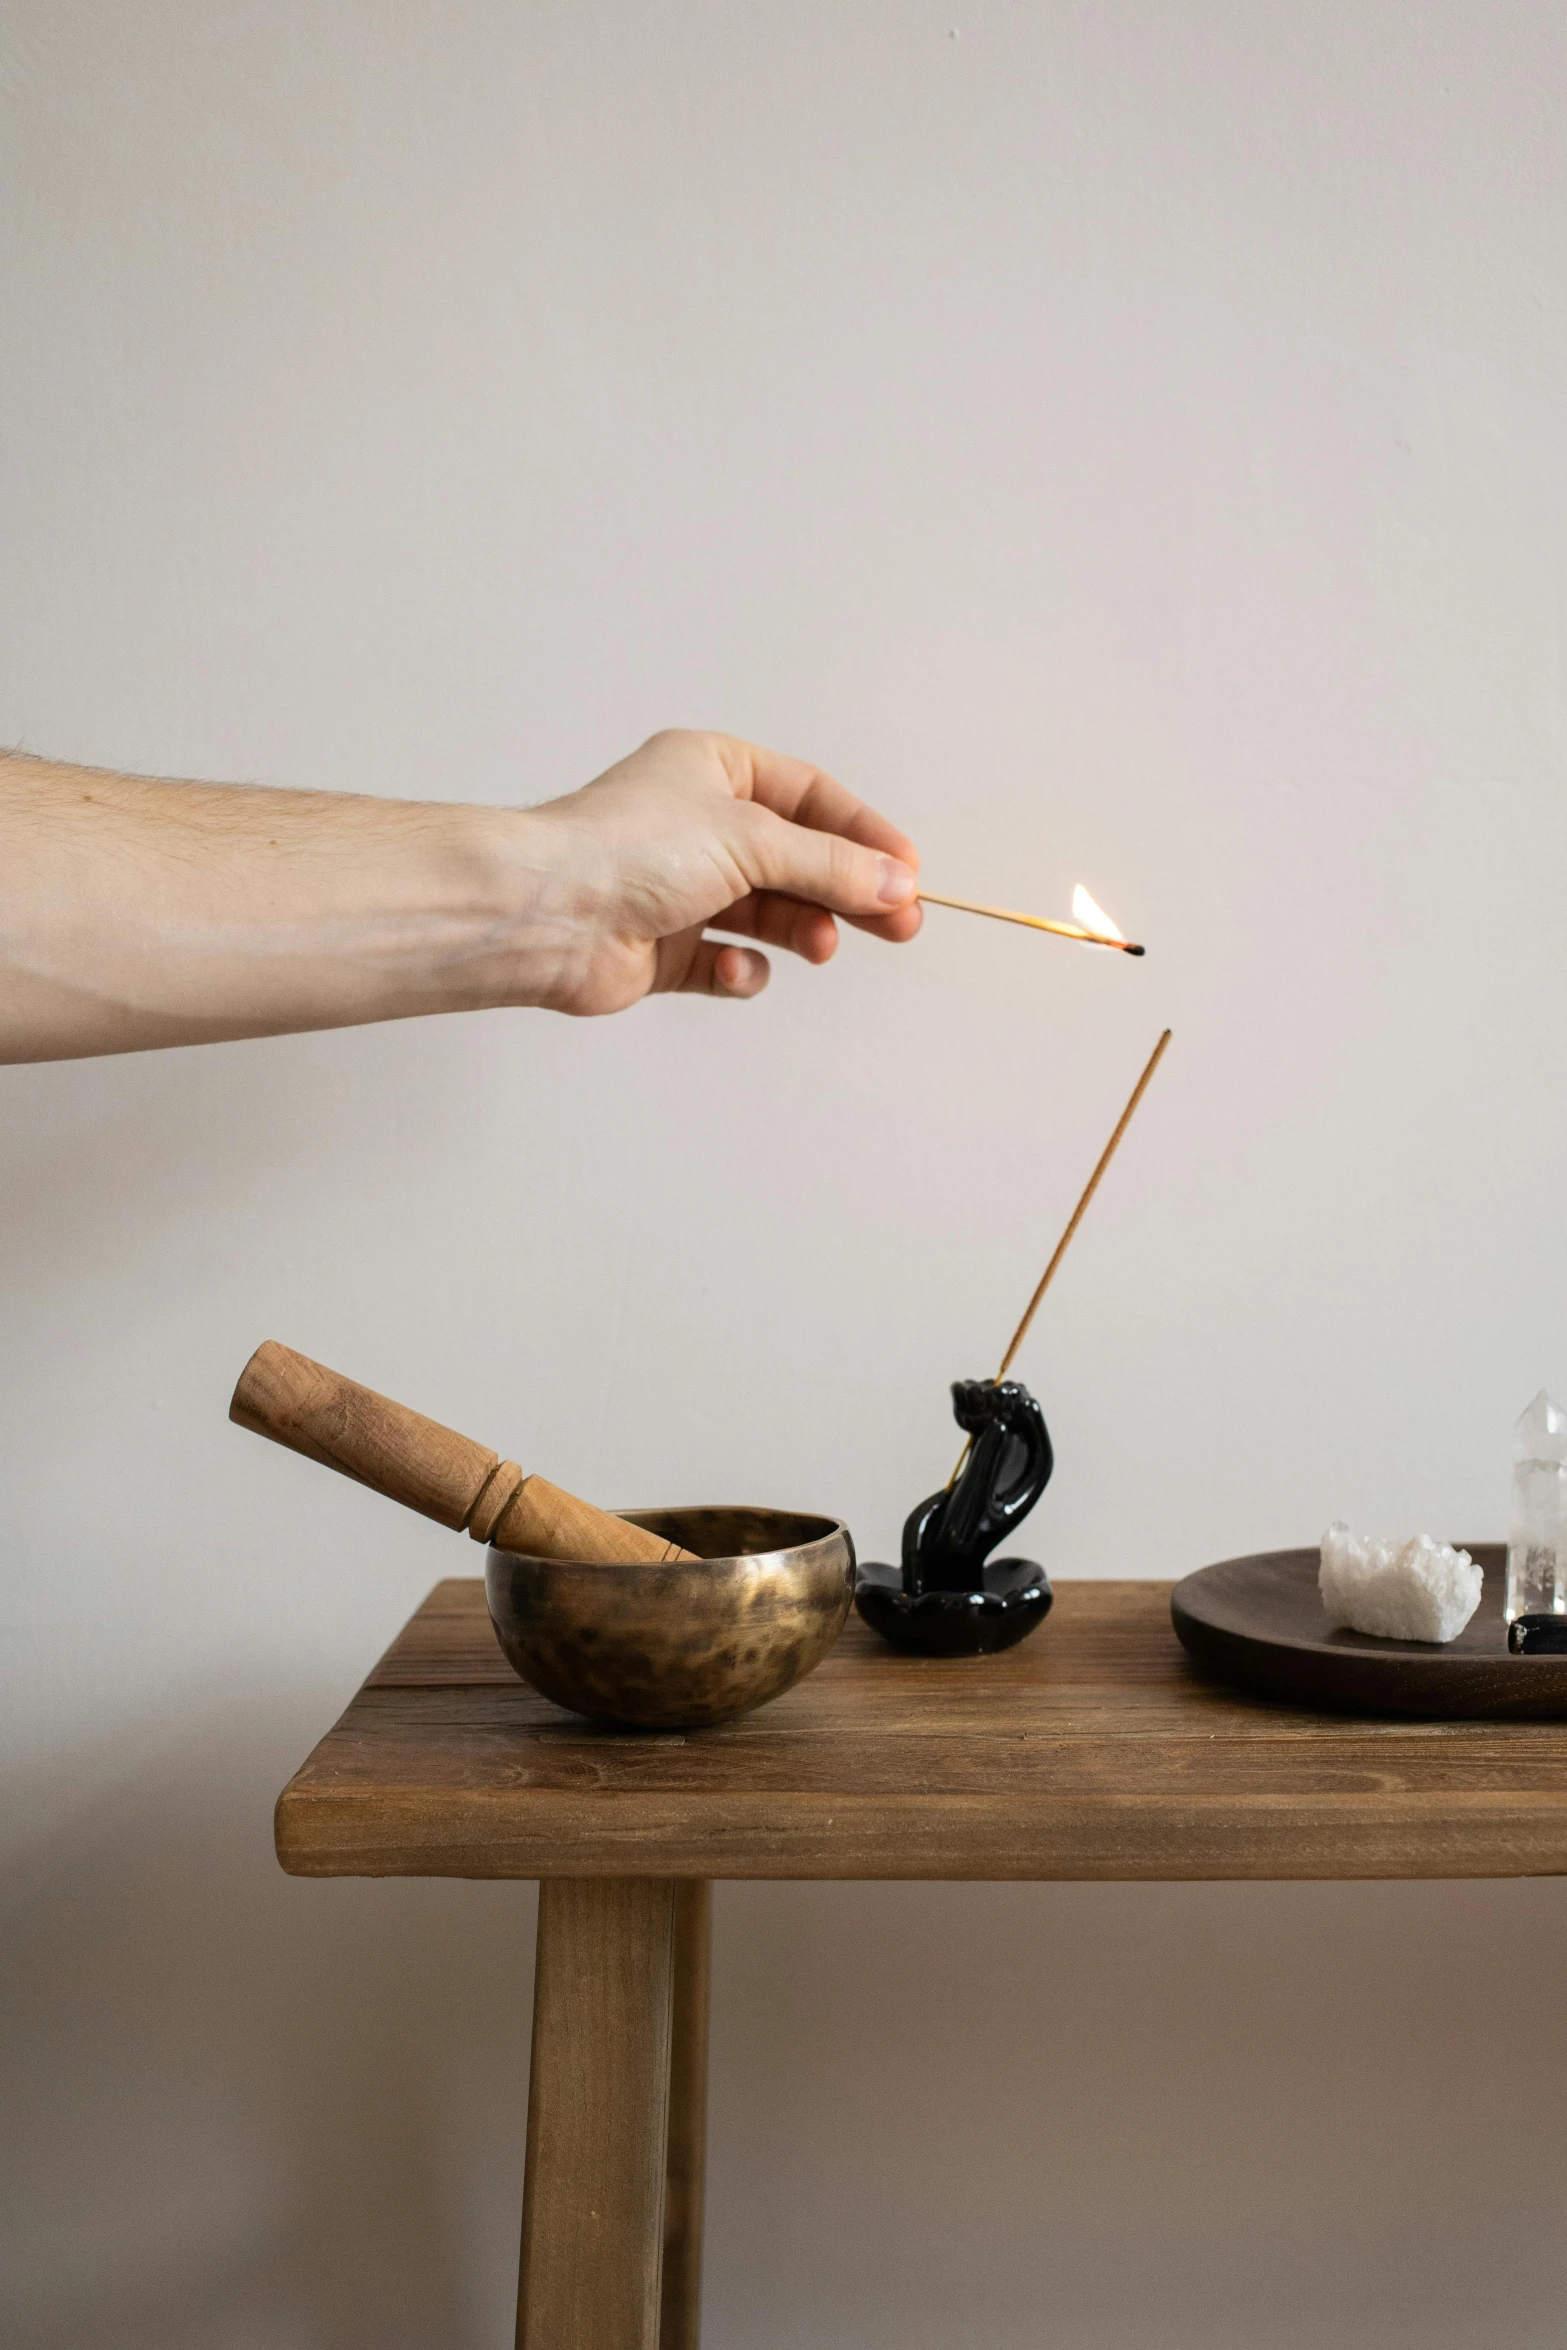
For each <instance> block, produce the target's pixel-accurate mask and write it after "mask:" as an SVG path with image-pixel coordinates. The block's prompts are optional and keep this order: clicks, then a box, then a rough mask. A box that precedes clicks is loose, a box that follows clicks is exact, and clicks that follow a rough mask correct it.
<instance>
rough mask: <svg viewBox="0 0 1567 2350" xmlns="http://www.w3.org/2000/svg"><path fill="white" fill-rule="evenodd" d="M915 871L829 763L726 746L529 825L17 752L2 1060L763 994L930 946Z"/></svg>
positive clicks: (619, 770)
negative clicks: (849, 946)
mask: <svg viewBox="0 0 1567 2350" xmlns="http://www.w3.org/2000/svg"><path fill="white" fill-rule="evenodd" d="M917 863H918V860H917V857H916V855H915V851H914V848H913V846H912V844H911V843H910V842H909V841H907V840H906V839H905V838H904V837H903V835H902V834H901V833H900V832H897V831H896V830H894V828H893V827H892V825H890V824H889V823H887V821H886V819H885V818H884V817H881V816H878V815H876V814H875V813H874V811H873V810H872V809H869V808H867V807H864V806H863V805H862V804H861V803H860V802H859V801H858V800H856V799H855V798H854V797H853V795H852V794H851V793H849V792H847V791H846V790H845V789H844V788H843V786H842V785H841V784H839V783H835V782H834V781H833V779H832V778H831V777H830V776H828V775H824V774H823V773H822V772H821V770H820V769H819V768H815V767H809V766H806V765H805V764H804V762H803V761H801V760H798V759H788V758H784V757H782V756H781V755H780V754H779V753H777V752H775V751H764V750H760V749H758V748H757V747H756V746H755V745H754V744H751V743H744V742H739V741H737V740H736V739H735V738H734V737H732V736H729V735H714V734H685V733H672V734H659V735H655V736H654V737H653V739H652V740H651V742H647V743H644V745H643V746H642V748H641V750H639V751H635V752H633V753H632V755H631V757H630V758H629V759H623V760H622V761H621V762H620V764H619V765H618V766H616V767H612V768H610V770H609V771H608V773H607V774H605V775H601V776H600V777H599V778H598V780H597V781H596V782H594V783H590V784H588V785H586V786H585V787H584V788H583V789H582V790H581V791H577V792H573V793H571V794H570V795H569V796H568V797H566V798H564V799H559V800H551V801H548V802H546V803H545V804H544V805H543V806H542V807H538V808H529V809H512V808H483V807H471V806H452V805H447V804H445V803H442V802H439V801H414V800H379V799H361V798H355V797H352V796H350V795H348V794H344V793H335V792H295V791H273V790H265V789H254V788H251V787H248V786H242V785H230V784H204V783H164V782H158V781H155V780H152V779H150V778H147V777H142V776H124V775H111V774H102V773H99V772H98V771H97V770H95V769H92V768H84V767H60V766H53V765H50V764H48V763H47V762H45V761H42V760H36V759H27V758H20V757H4V756H0V1061H45V1060H66V1059H72V1058H75V1057H77V1056H80V1055H83V1054H90V1053H113V1052H137V1051H142V1050H145V1049H147V1048H148V1047H151V1046H157V1045H172V1044H206V1043H214V1042H217V1041H219V1040H220V1039H223V1038H229V1037H239V1036H274V1035H280V1034H282V1033H284V1032H286V1031H289V1030H293V1029H305V1028H338V1027H344V1026H348V1025H350V1024H352V1023H355V1022H358V1021H365V1020H399V1019H406V1018H409V1017H411V1016H412V1015H414V1014H416V1013H421V1012H456V1011H471V1010H478V1009H480V1008H483V1007H486V1006H491V1005H496V1004H537V1005H542V1006H546V1007H548V1008H550V1009H552V1010H555V1011H560V1012H577V1013H589V1012H614V1011H619V1010H621V1009H623V1008H624V1007H625V1006H626V1005H628V1004H632V1003H635V1002H636V1001H637V1000H638V999H639V998H640V997H642V996H644V995H647V994H650V993H652V992H655V991H660V990H667V989H674V988H683V989H688V990H695V991H698V992H702V993H706V994H710V995H728V996H750V995H755V994H757V993H758V992H759V991H760V989H761V988H763V987H764V986H765V985H766V983H767V958H766V956H765V955H764V954H762V953H760V952H759V951H758V948H759V947H762V946H775V947H782V948H785V949H787V950H788V951H789V952H791V953H793V954H797V955H801V956H803V957H804V958H805V959H806V961H808V962H812V963H823V962H825V961H826V960H827V959H828V957H829V956H830V955H831V954H832V952H833V950H834V948H835V946H836V945H837V936H838V932H837V923H836V921H835V919H834V917H835V916H838V915H842V916H844V917H845V918H846V919H847V920H849V921H851V922H853V923H854V924H855V925H856V926H857V927H858V928H860V929H862V930H869V931H872V932H874V933H875V934H876V935H877V936H878V937H881V938H887V939H894V940H902V939H907V938H912V937H913V935H914V933H915V931H916V930H917V929H918V928H919V921H920V915H919V908H918V906H917V905H916V904H915V903H914V890H915V878H914V876H915V870H916V867H917ZM710 929H716V930H719V931H723V932H727V933H729V934H730V935H731V936H732V937H737V938H741V939H745V940H748V941H755V942H757V943H756V945H754V946H753V945H746V946H734V945H730V944H727V943H723V942H722V941H720V940H718V939H714V938H711V937H709V936H707V935H706V933H707V932H708V931H709V930H710Z"/></svg>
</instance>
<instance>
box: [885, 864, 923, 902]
mask: <svg viewBox="0 0 1567 2350" xmlns="http://www.w3.org/2000/svg"><path fill="white" fill-rule="evenodd" d="M876 895H877V897H878V898H879V899H880V900H881V902H882V904H883V905H884V906H906V905H907V904H908V902H909V900H910V898H911V897H912V896H913V895H914V876H913V874H912V873H911V872H910V871H909V869H908V867H907V865H900V864H899V862H898V860H897V858H896V857H883V859H882V861H881V877H880V879H879V880H878V882H877V884H876Z"/></svg>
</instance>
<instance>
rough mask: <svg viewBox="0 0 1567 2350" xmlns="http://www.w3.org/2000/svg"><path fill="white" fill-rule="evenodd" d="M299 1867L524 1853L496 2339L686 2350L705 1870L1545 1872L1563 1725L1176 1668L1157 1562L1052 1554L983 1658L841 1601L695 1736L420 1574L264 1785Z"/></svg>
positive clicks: (441, 1863)
mask: <svg viewBox="0 0 1567 2350" xmlns="http://www.w3.org/2000/svg"><path fill="white" fill-rule="evenodd" d="M277 1849H278V1857H279V1859H280V1860H281V1861H282V1863H283V1866H284V1867H285V1868H286V1869H289V1870H291V1871H292V1872H293V1873H294V1874H296V1875H298V1876H318V1877H335V1876H369V1877H376V1876H417V1877H441V1876H446V1877H536V1878H538V1879H539V1880H540V1885H539V1929H538V1971H537V1976H536V1982H535V1992H534V2013H533V2072H532V2081H531V2087H530V2090H529V2102H528V2151H527V2171H526V2180H525V2186H524V2195H523V2230H522V2264H521V2282H520V2286H519V2292H518V2314H517V2341H518V2343H519V2345H521V2346H522V2350H695V2344H696V2341H697V2326H698V2304H699V2297H700V2296H699V2286H700V2261H701V2229H702V2170H703V2145H704V2127H705V2111H706V2062H707V1965H708V1916H709V1909H708V1902H709V1884H710V1881H711V1879H713V1878H714V1877H912V1878H927V1877H932V1878H1053V1879H1067V1878H1076V1879H1083V1878H1104V1879H1126V1878H1144V1879H1169V1878H1221V1877H1227V1878H1234V1877H1275V1878H1278V1877H1516V1876H1540V1875H1556V1874H1560V1873H1563V1872H1564V1871H1567V1725H1560V1726H1558V1725H1555V1724H1542V1723H1514V1724H1499V1723H1497V1724H1493V1723H1484V1722H1442V1723H1425V1722H1408V1723H1404V1722H1388V1721H1379V1722H1366V1721H1356V1720H1348V1719H1335V1718H1331V1717H1326V1716H1320V1715H1315V1714H1304V1713H1296V1712H1294V1711H1292V1710H1288V1709H1286V1708H1283V1707H1279V1706H1270V1705H1265V1704H1261V1703H1258V1702H1256V1701H1254V1700H1247V1699H1243V1698H1240V1697H1234V1696H1231V1695H1229V1694H1227V1693H1226V1692H1225V1691H1223V1690H1220V1689H1215V1688H1211V1687H1208V1686H1206V1685H1204V1684H1203V1683H1202V1682H1199V1681H1198V1680H1197V1679H1196V1678H1195V1677H1194V1676H1193V1675H1192V1674H1191V1673H1190V1672H1189V1670H1188V1668H1187V1666H1186V1663H1185V1659H1184V1656H1183V1654H1182V1651H1181V1649H1180V1648H1179V1646H1178V1645H1177V1643H1176V1640H1175V1637H1174V1634H1173V1633H1172V1632H1171V1629H1170V1617H1169V1587H1168V1585H1166V1584H1161V1583H1065V1584H1062V1585H1061V1586H1059V1587H1058V1591H1057V1598H1056V1605H1055V1608H1054V1611H1053V1613H1052V1615H1051V1617H1050V1619H1049V1622H1048V1623H1047V1624H1046V1625H1045V1627H1044V1628H1043V1630H1042V1631H1041V1632H1039V1633H1038V1634H1037V1635H1036V1636H1035V1637H1034V1638H1033V1639H1032V1640H1029V1641H1026V1642H1025V1643H1024V1644H1023V1646H1022V1647H1020V1648H1016V1649H1013V1650H1012V1651H1011V1652H1010V1653H1009V1654H1008V1655H1006V1656H999V1657H992V1658H988V1659H985V1660H983V1661H973V1660H963V1661H958V1660H954V1661H951V1662H945V1661H937V1660H934V1659H931V1660H927V1659H915V1658H910V1657H899V1656H894V1655H893V1654H892V1653H891V1652H890V1651H889V1650H888V1649H886V1648H885V1647H883V1645H882V1644H881V1642H880V1641H879V1640H877V1639H876V1638H875V1637H874V1635H873V1634H871V1633H870V1632H868V1631H867V1630H866V1629H865V1627H864V1626H863V1625H861V1624H860V1623H859V1622H858V1620H852V1621H851V1623H850V1626H849V1628H848V1630H847V1631H846V1632H845V1634H844V1636H843V1638H842V1640H841V1641H840V1643H839V1645H838V1647H837V1648H836V1649H835V1650H834V1652H833V1654H832V1655H831V1656H830V1657H829V1658H828V1660H827V1662H826V1663H825V1664H824V1665H822V1666H821V1667H820V1668H819V1669H818V1670H817V1671H816V1672H815V1673H814V1674H812V1675H811V1677H810V1678H809V1679H808V1680H806V1681H804V1682H802V1683H801V1685H800V1686H799V1687H798V1688H797V1689H793V1690H791V1691H790V1692H789V1693H788V1695H787V1696H785V1697H782V1698H780V1699H778V1700H777V1701H776V1703H774V1704H772V1705H770V1706H767V1707H764V1708H763V1710H762V1711H761V1712H760V1713H757V1714H752V1715H749V1716H747V1717H746V1718H745V1719H743V1720H741V1721H739V1722H736V1723H735V1724H733V1725H732V1726H731V1727H729V1728H727V1729H722V1730H709V1731H703V1732H700V1733H693V1734H692V1735H690V1736H688V1737H681V1736H678V1735H673V1736H672V1735H670V1734H668V1733H663V1734H656V1733H655V1734H641V1733H636V1732H629V1731H621V1732H616V1731H605V1730H597V1729H593V1728H592V1727H590V1726H589V1725H588V1724H587V1723H585V1722H580V1721H578V1720H576V1719H575V1718H574V1717H573V1716H571V1715H568V1714H563V1713H561V1712H560V1711H559V1710H558V1709H557V1708H556V1707H555V1706H552V1705H551V1704H549V1703H548V1702H547V1700H545V1699H544V1698H541V1697H538V1696H536V1695H535V1694H534V1692H533V1691H532V1690H530V1689H528V1688H526V1687H525V1686H524V1685H523V1683H521V1682H520V1681H518V1680H517V1679H516V1677H515V1676H514V1674H513V1673H512V1671H511V1668H510V1667H509V1665H508V1664H507V1663H506V1661H505V1659H504V1658H503V1657H502V1655H501V1652H500V1650H499V1648H498V1647H497V1645H496V1642H495V1638H494V1635H493V1633H492V1632H491V1630H490V1625H489V1619H488V1616H487V1615H486V1613H485V1606H484V1588H483V1585H482V1584H481V1583H479V1582H478V1581H468V1580H463V1581H453V1582H446V1583H441V1584H439V1585H438V1586H437V1587H436V1589H435V1590H434V1591H433V1592H432V1593H431V1595H430V1597H429V1598H428V1599H427V1600H426V1601H425V1603H424V1605H423V1607H422V1608H421V1609H420V1610H419V1612H418V1614H417V1615H416V1616H415V1617H414V1618H413V1620H412V1622H411V1623H410V1624H409V1625H408V1626H407V1628H406V1629H405V1630H404V1631H403V1633H402V1634H401V1635H400V1637H399V1638H398V1639H397V1641H396V1642H395V1643H394V1644H393V1646H392V1647H391V1648H390V1649H389V1650H388V1652H387V1654H386V1655H385V1656H384V1657H383V1658H382V1660H381V1662H380V1664H379V1665H378V1666H377V1667H376V1669H375V1671H374V1672H373V1673H372V1674H371V1676H370V1678H369V1680H368V1681H367V1682H366V1683H365V1685H364V1687H363V1689H361V1691H360V1692H359V1695H358V1696H357V1697H356V1698H355V1699H354V1701H353V1703H352V1705H351V1706H350V1707H349V1709H348V1711H347V1712H346V1713H345V1714H344V1716H343V1718H342V1720H341V1721H340V1722H339V1723H338V1725H337V1727H336V1729H334V1730H332V1731H331V1732H330V1733H329V1734H328V1735H327V1736H326V1737H325V1738H324V1739H323V1740H322V1741H321V1744H320V1745H319V1746H318V1747H317V1748H316V1750H315V1752H314V1754H313V1755H312V1756H311V1757H310V1759H309V1761H308V1762H307V1763H306V1764H305V1766H304V1768H303V1770H301V1771H300V1772H299V1774H298V1776H297V1777H296V1778H295V1779H294V1780H293V1781H292V1782H291V1783H290V1785H289V1786H288V1787H287V1788H286V1789H285V1790H284V1793H283V1795H282V1797H281V1798H280V1800H279V1803H278V1809H277Z"/></svg>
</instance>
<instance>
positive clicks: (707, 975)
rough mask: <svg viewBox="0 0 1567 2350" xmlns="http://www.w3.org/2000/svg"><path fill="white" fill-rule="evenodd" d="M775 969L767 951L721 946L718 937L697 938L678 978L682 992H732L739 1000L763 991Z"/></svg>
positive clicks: (728, 993)
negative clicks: (766, 954)
mask: <svg viewBox="0 0 1567 2350" xmlns="http://www.w3.org/2000/svg"><path fill="white" fill-rule="evenodd" d="M771 976H772V973H771V969H770V967H769V965H768V961H767V957H766V956H765V955H758V954H754V953H753V952H752V950H751V949H750V948H749V947H730V946H722V945H720V943H719V941H718V940H717V939H716V938H704V939H701V940H699V941H698V943H697V947H696V951H695V953H694V954H693V955H692V957H691V959H690V961H689V962H688V963H687V965H686V968H685V972H684V974H683V976H682V977H681V978H680V979H679V980H677V981H676V983H675V985H676V992H677V993H678V994H680V995H721V996H731V997H733V998H734V999H735V1000H736V1001H739V1000H740V999H742V998H744V997H746V996H753V995H760V994H761V992H762V990H763V988H764V987H765V986H766V985H767V982H768V980H769V979H770V978H771Z"/></svg>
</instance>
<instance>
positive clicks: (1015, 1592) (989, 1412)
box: [854, 1379, 1055, 1656]
mask: <svg viewBox="0 0 1567 2350" xmlns="http://www.w3.org/2000/svg"><path fill="white" fill-rule="evenodd" d="M952 1409H953V1414H954V1416H955V1418H956V1420H957V1423H958V1425H959V1427H960V1428H962V1429H964V1430H965V1431H966V1433H967V1435H968V1437H969V1450H968V1454H967V1456H966V1458H965V1460H964V1463H963V1466H962V1469H961V1470H960V1471H959V1473H958V1475H957V1476H956V1477H955V1478H954V1479H953V1482H952V1483H951V1485H944V1486H943V1487H942V1488H941V1490H940V1492H938V1493H932V1494H930V1495H928V1496H927V1497H926V1499H925V1500H924V1501H922V1502H921V1503H920V1504H919V1506H918V1507H917V1508H916V1509H914V1510H912V1511H911V1512H910V1513H909V1516H908V1519H907V1520H906V1522H905V1524H904V1528H903V1559H902V1564H901V1566H899V1567H891V1566H883V1565H879V1564H878V1563H876V1562H875V1561H874V1560H872V1561H870V1562H868V1563H865V1564H862V1566H861V1567H860V1570H859V1580H858V1583H857V1586H856V1590H855V1597H854V1604H855V1606H856V1607H857V1608H858V1609H859V1611H860V1614H861V1615H862V1616H863V1617H864V1619H865V1621H866V1623H867V1624H869V1625H870V1626H871V1627H872V1629H873V1630H875V1631H877V1632H879V1633H880V1634H881V1635H882V1637H883V1639H885V1640H889V1641H890V1642H891V1643H892V1645H893V1646H894V1647H895V1648H906V1649H911V1650H913V1651H914V1652H915V1653H916V1654H919V1655H923V1656H991V1655H994V1653H995V1652H996V1650H997V1649H1000V1648H1010V1647H1012V1645H1013V1644H1014V1642H1016V1641H1019V1640H1021V1639H1023V1638H1024V1636H1025V1634H1027V1633H1029V1632H1032V1631H1033V1630H1034V1628H1035V1626H1036V1625H1037V1624H1040V1623H1043V1621H1044V1619H1045V1616H1046V1615H1047V1614H1048V1613H1049V1609H1050V1599H1051V1591H1050V1578H1049V1576H1048V1575H1046V1573H1045V1572H1044V1569H1043V1568H1042V1567H1038V1566H1036V1565H1035V1564H1034V1562H1033V1560H1032V1559H1016V1558H1006V1559H994V1560H991V1559H989V1557H988V1554H989V1553H990V1552H991V1551H992V1550H994V1548H995V1546H996V1544H997V1543H998V1542H1000V1541H1001V1540H1002V1539H1003V1538H1004V1537H1005V1536H1006V1535H1008V1534H1010V1533H1012V1532H1013V1530H1014V1529H1015V1528H1016V1527H1017V1526H1019V1525H1020V1524H1021V1523H1022V1521H1023V1519H1024V1518H1026V1517H1027V1515H1028V1513H1029V1511H1030V1510H1031V1509H1032V1508H1033V1506H1034V1504H1035V1502H1036V1501H1037V1500H1038V1499H1039V1497H1040V1495H1041V1494H1042V1493H1043V1491H1044V1489H1045V1487H1046V1485H1047V1484H1048V1483H1049V1482H1050V1472H1051V1470H1052V1468H1053V1467H1054V1465H1055V1461H1054V1455H1053V1453H1052V1451H1051V1446H1050V1432H1049V1430H1048V1429H1047V1428H1046V1426H1045V1420H1044V1414H1043V1413H1042V1412H1041V1411H1040V1408H1039V1406H1038V1404H1037V1403H1036V1402H1035V1401H1034V1398H1033V1397H1032V1396H1031V1395H1030V1394H1029V1392H1028V1389H1027V1388H1026V1387H1025V1386H1023V1384H1022V1382H1021V1381H1020V1380H1016V1379H1004V1380H999V1381H998V1380H994V1379H959V1380H956V1381H955V1382H954V1384H953V1389H952Z"/></svg>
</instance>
